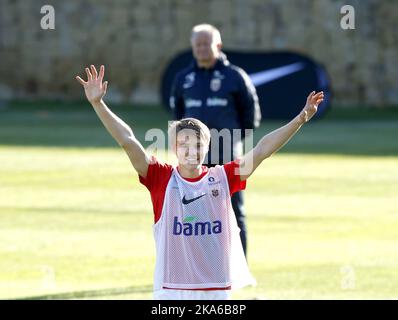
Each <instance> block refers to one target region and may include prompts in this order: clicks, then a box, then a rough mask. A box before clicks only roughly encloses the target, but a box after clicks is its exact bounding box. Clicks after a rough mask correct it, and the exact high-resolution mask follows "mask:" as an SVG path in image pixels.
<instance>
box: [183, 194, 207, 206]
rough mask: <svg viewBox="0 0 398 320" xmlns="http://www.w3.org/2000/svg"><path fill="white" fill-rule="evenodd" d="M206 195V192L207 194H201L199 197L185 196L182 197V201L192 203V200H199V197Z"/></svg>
mask: <svg viewBox="0 0 398 320" xmlns="http://www.w3.org/2000/svg"><path fill="white" fill-rule="evenodd" d="M205 195H206V193H205V194H202V195H201V196H199V197H196V198H192V199H189V200H188V199H185V196H184V197H183V198H182V203H183V204H188V203H191V202H194V201H195V200H198V199H199V198H202V197H203V196H205Z"/></svg>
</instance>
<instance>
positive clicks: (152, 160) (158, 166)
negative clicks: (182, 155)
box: [149, 156, 173, 172]
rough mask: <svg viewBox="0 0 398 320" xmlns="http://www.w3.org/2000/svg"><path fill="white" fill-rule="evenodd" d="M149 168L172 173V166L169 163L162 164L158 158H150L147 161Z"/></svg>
mask: <svg viewBox="0 0 398 320" xmlns="http://www.w3.org/2000/svg"><path fill="white" fill-rule="evenodd" d="M149 166H151V167H153V168H156V169H158V170H159V169H160V170H163V171H169V172H171V171H173V166H172V165H171V164H169V163H166V162H163V161H161V160H159V159H158V158H156V157H155V156H151V158H150V160H149Z"/></svg>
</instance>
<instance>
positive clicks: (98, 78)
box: [76, 65, 108, 104]
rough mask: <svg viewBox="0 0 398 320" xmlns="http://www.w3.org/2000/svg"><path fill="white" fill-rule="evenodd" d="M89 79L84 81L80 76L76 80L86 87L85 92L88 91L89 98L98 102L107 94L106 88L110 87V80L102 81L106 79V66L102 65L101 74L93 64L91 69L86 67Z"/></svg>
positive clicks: (92, 101)
mask: <svg viewBox="0 0 398 320" xmlns="http://www.w3.org/2000/svg"><path fill="white" fill-rule="evenodd" d="M85 70H86V73H87V81H84V80H83V79H82V78H80V77H79V76H77V77H76V80H77V81H79V82H80V84H81V85H82V86H83V87H84V92H85V93H86V97H87V100H88V101H89V102H90V103H91V104H93V103H98V102H100V101H101V100H102V98H103V97H104V96H105V94H106V89H107V87H108V81H105V82H104V83H102V80H103V79H104V73H105V67H104V66H103V65H102V66H101V67H100V72H99V74H98V73H97V70H96V69H95V67H94V66H93V65H91V70H90V69H89V68H86V69H85Z"/></svg>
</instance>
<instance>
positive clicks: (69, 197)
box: [0, 103, 398, 299]
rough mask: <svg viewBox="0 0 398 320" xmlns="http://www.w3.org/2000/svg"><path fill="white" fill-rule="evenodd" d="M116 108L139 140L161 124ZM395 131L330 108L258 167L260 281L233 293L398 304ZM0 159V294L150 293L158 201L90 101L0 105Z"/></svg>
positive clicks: (379, 117)
mask: <svg viewBox="0 0 398 320" xmlns="http://www.w3.org/2000/svg"><path fill="white" fill-rule="evenodd" d="M113 110H114V111H115V112H116V113H117V114H118V115H120V116H121V117H122V118H123V119H125V120H126V122H127V123H129V124H130V125H131V126H132V128H133V130H134V131H135V132H136V135H137V136H138V137H139V138H140V140H141V141H144V135H145V130H146V129H149V128H153V127H158V128H161V129H165V128H166V127H167V120H168V115H167V114H166V113H165V112H163V111H162V110H159V109H158V108H149V109H148V108H144V107H138V106H137V107H131V108H130V109H127V108H126V107H120V108H114V109H113ZM281 124H282V123H280V122H271V123H265V124H263V125H262V127H261V128H260V129H258V130H257V131H256V140H258V138H259V137H260V136H261V135H263V134H265V133H267V132H269V131H270V130H272V129H274V128H277V127H278V126H280V125H281ZM397 137H398V114H397V112H395V111H393V112H392V111H389V112H387V113H385V112H377V111H366V110H365V111H349V112H344V110H342V111H341V110H340V111H334V112H333V111H332V112H331V113H330V114H328V115H327V116H326V117H325V119H323V120H321V121H317V122H313V123H311V124H308V125H307V126H306V127H304V128H302V130H301V132H299V133H298V134H297V135H296V136H295V137H294V138H293V140H292V141H291V142H290V143H289V144H288V145H287V146H285V148H284V149H283V150H282V151H281V152H280V153H278V154H276V155H274V156H273V157H272V158H270V159H267V160H266V161H265V162H263V164H262V165H261V166H260V168H259V169H258V170H257V171H256V173H255V174H254V175H253V176H252V177H251V178H250V179H249V181H248V186H247V191H246V192H245V202H246V211H247V216H248V218H247V219H248V229H249V265H250V268H251V270H252V272H253V274H254V276H255V278H256V279H257V282H258V285H257V287H253V288H246V289H243V290H241V291H238V292H236V293H234V295H233V297H234V298H236V299H253V298H258V299H262V298H268V299H371V298H374V299H390V298H395V299H397V298H398V250H397V248H398V237H397V235H398V196H397V195H398V143H397ZM158 156H159V158H162V157H163V154H162V153H159V155H158ZM0 163H1V166H0V299H13V298H58V299H84V298H90V299H151V297H152V273H153V270H154V262H155V257H154V254H155V248H154V241H153V238H152V223H153V214H152V207H151V202H150V196H149V193H148V192H147V190H146V188H145V187H143V186H142V185H140V184H139V182H138V179H137V175H136V173H135V172H134V170H133V168H132V166H131V165H130V163H129V160H128V158H127V157H126V156H125V155H124V152H123V151H122V150H121V149H120V148H119V147H118V146H117V145H116V143H115V142H113V140H112V138H110V137H109V135H108V133H107V132H106V131H105V129H104V128H103V127H102V125H101V123H100V122H99V120H98V119H97V118H96V115H95V113H94V112H93V110H90V106H89V105H88V104H73V105H72V104H70V105H69V104H61V105H55V104H48V103H42V104H28V103H13V104H11V105H10V106H9V107H8V108H6V109H5V110H2V111H0Z"/></svg>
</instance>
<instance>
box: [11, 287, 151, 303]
mask: <svg viewBox="0 0 398 320" xmlns="http://www.w3.org/2000/svg"><path fill="white" fill-rule="evenodd" d="M152 291H153V286H151V285H146V286H131V287H124V288H109V289H100V290H86V291H72V292H63V293H56V294H48V295H41V296H31V297H22V298H15V299H8V300H68V299H85V298H95V297H106V296H119V295H125V294H131V293H149V292H152Z"/></svg>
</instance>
